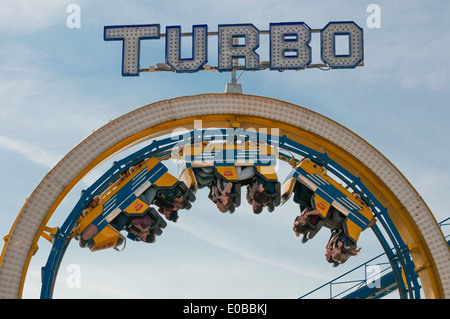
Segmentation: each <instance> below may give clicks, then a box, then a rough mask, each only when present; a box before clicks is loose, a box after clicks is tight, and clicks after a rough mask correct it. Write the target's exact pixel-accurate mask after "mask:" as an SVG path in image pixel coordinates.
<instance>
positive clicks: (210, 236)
mask: <svg viewBox="0 0 450 319" xmlns="http://www.w3.org/2000/svg"><path fill="white" fill-rule="evenodd" d="M171 226H172V225H171ZM173 226H174V227H177V228H181V229H182V230H184V231H186V232H188V233H189V234H191V235H193V236H195V237H198V238H200V239H201V240H203V241H204V242H207V243H209V244H211V245H213V246H215V247H218V248H221V249H225V250H227V251H229V252H231V253H233V254H236V255H238V256H240V257H243V258H245V259H248V260H250V261H253V262H256V263H260V264H263V265H266V266H271V267H275V268H278V269H280V270H283V271H287V272H290V273H293V274H296V275H301V276H306V277H310V278H317V279H321V280H323V279H325V278H326V277H325V276H322V275H321V274H320V273H317V272H315V271H313V270H312V269H307V267H304V266H303V267H301V268H299V267H298V265H292V264H290V263H287V262H283V261H280V260H277V259H269V258H266V257H264V256H262V255H261V254H259V253H258V252H256V251H255V250H250V249H247V248H245V247H244V246H243V245H242V244H239V243H237V242H236V241H235V240H233V239H232V238H230V236H229V235H228V236H226V235H221V233H220V230H219V229H213V226H212V225H208V227H201V228H200V227H196V226H194V225H192V224H189V223H187V222H186V221H184V222H183V224H178V223H175V224H173ZM205 229H208V231H205Z"/></svg>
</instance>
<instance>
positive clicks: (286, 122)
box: [0, 93, 450, 299]
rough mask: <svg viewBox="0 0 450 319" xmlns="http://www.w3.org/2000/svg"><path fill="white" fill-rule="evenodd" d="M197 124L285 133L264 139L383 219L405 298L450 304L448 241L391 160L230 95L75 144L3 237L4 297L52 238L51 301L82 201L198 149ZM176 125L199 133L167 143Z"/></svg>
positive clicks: (17, 293) (315, 122)
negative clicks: (84, 184) (135, 167)
mask: <svg viewBox="0 0 450 319" xmlns="http://www.w3.org/2000/svg"><path fill="white" fill-rule="evenodd" d="M195 120H201V121H202V122H201V123H202V127H203V128H220V129H222V132H223V134H224V136H223V138H224V139H225V138H226V134H227V129H237V128H242V129H243V130H246V129H248V128H257V129H260V128H268V129H269V128H277V129H278V130H279V135H278V136H272V135H270V134H267V135H266V136H259V137H264V139H265V140H266V141H267V144H269V145H272V146H274V147H277V148H278V149H279V150H280V153H282V152H283V150H286V151H288V153H289V154H295V155H294V157H295V158H294V159H293V160H300V159H301V158H309V159H311V160H312V161H314V162H316V163H317V164H319V165H321V166H323V167H325V168H326V169H327V170H328V171H329V172H332V173H333V174H334V175H336V176H338V177H339V178H340V179H341V180H343V181H345V182H346V183H347V184H348V186H349V187H350V188H352V190H354V191H355V192H357V193H358V194H360V195H361V196H364V197H365V198H368V199H369V202H370V206H371V209H372V211H373V213H374V215H375V217H376V219H377V223H375V224H374V225H370V228H371V229H372V230H373V231H374V233H375V235H376V236H377V238H378V239H379V241H380V244H381V245H382V247H383V249H384V251H385V253H386V255H387V256H388V258H389V261H390V263H391V266H392V269H393V273H394V275H395V277H396V280H397V284H398V289H399V293H400V296H401V297H402V298H411V299H414V298H420V297H419V295H420V292H421V291H422V292H423V294H424V296H425V297H426V298H450V250H449V246H448V243H447V241H446V240H445V238H444V236H443V234H442V231H441V229H440V227H439V225H438V223H437V221H436V220H435V218H434V216H433V214H432V212H431V211H430V210H429V208H428V207H427V205H426V203H425V202H424V201H423V199H422V198H421V197H420V195H419V194H418V193H417V191H416V190H415V189H414V188H413V187H412V186H411V185H410V183H409V182H408V181H407V180H406V178H405V177H404V176H403V175H402V174H401V173H400V172H399V171H398V170H397V168H395V166H394V165H392V163H390V162H389V161H388V160H387V159H386V158H385V157H384V156H383V155H382V154H381V153H380V152H378V151H377V150H376V149H374V148H373V147H372V146H371V145H369V144H368V143H367V142H366V141H364V140H363V139H362V138H360V137H359V136H357V135H356V134H355V133H353V132H351V131H350V130H348V129H347V128H345V127H343V126H341V125H340V124H338V123H336V122H334V121H332V120H330V119H328V118H326V117H324V116H322V115H320V114H317V113H315V112H313V111H311V110H308V109H306V108H303V107H300V106H297V105H294V104H290V103H287V102H284V101H280V100H275V99H271V98H266V97H260V96H252V95H244V94H231V93H224V94H201V95H194V96H185V97H179V98H174V99H170V100H163V101H159V102H156V103H152V104H149V105H146V106H144V107H141V108H138V109H136V110H134V111H131V112H130V113H128V114H125V115H123V116H121V117H119V118H117V119H115V120H113V121H111V122H109V123H108V124H106V125H105V126H103V127H101V128H100V129H98V130H96V131H95V132H93V133H92V134H91V135H90V136H88V137H87V138H85V139H84V140H83V141H81V142H80V143H79V144H78V145H76V146H75V147H74V148H73V149H72V150H71V151H70V152H69V153H68V154H67V155H66V156H64V157H63V158H62V159H61V160H60V162H58V163H57V164H56V165H55V166H54V167H53V168H52V169H51V170H50V172H49V173H48V174H47V175H46V176H45V177H44V178H43V179H42V181H41V182H40V183H39V184H38V186H37V187H36V189H35V190H34V191H33V192H32V194H31V195H30V197H29V198H28V200H27V201H26V203H25V205H24V206H23V208H22V210H21V211H20V213H19V215H18V216H17V218H16V221H15V222H14V224H13V226H12V228H11V230H10V233H9V234H8V236H7V237H5V240H6V243H5V246H4V248H3V251H2V255H1V265H0V297H1V298H20V297H21V296H22V291H23V287H24V282H25V277H26V273H27V271H28V265H29V263H30V260H31V258H32V256H33V255H34V254H35V252H36V251H37V244H38V241H39V239H40V238H41V237H47V238H51V239H52V241H53V248H52V252H51V253H50V256H49V259H48V261H47V264H46V265H45V266H44V267H43V271H42V273H43V283H42V290H41V298H51V297H52V292H53V284H54V281H55V278H56V274H57V271H58V267H59V264H60V262H61V259H62V257H63V255H64V252H65V249H66V247H67V245H68V244H69V242H70V239H71V237H70V233H71V231H72V229H73V227H74V224H75V222H76V220H77V218H78V217H79V215H80V213H81V211H80V209H81V210H82V207H83V205H86V203H87V202H89V201H90V200H92V199H93V197H95V195H96V191H97V190H98V189H99V188H100V186H101V185H102V183H108V181H109V180H108V179H109V178H110V176H113V175H114V174H119V173H120V172H121V171H123V170H125V169H127V168H128V167H129V165H132V164H133V161H135V160H136V159H137V158H140V157H142V156H147V157H151V156H154V155H157V154H161V152H168V151H170V150H171V148H172V147H173V146H174V145H175V144H176V143H180V142H183V143H190V142H191V138H192V137H193V136H194V135H195V134H196V133H197V132H198V131H196V130H195V127H194V121H195ZM178 127H183V128H187V129H191V131H190V134H191V135H189V136H190V137H188V138H187V139H186V140H183V138H186V135H180V137H179V139H174V138H173V137H171V138H170V139H164V138H161V136H164V135H166V134H168V133H171V132H172V130H174V129H175V128H178ZM259 134H261V133H259ZM158 137H160V139H158ZM148 140H152V143H150V144H149V145H148V146H146V147H144V148H143V149H141V150H139V151H138V152H136V153H134V154H132V155H130V156H128V157H127V158H125V159H123V160H121V161H119V162H117V163H116V164H115V165H114V166H113V167H112V168H111V170H110V171H108V172H107V173H105V175H103V176H102V177H101V178H100V179H99V180H98V181H97V182H95V183H94V184H93V185H92V186H91V187H90V188H89V189H87V190H86V192H84V193H83V197H82V198H81V199H80V201H79V202H78V204H77V205H76V207H75V208H74V210H73V211H72V213H71V215H69V216H68V218H67V220H66V222H65V223H64V224H63V225H62V226H61V227H59V228H50V227H49V226H48V225H47V223H48V221H49V219H50V217H51V216H52V214H53V212H54V211H55V210H56V208H57V207H58V205H59V204H60V203H61V201H62V200H63V199H64V198H65V197H66V196H67V194H68V193H69V192H70V190H71V189H73V188H74V187H75V185H76V184H77V183H78V182H79V181H80V180H81V179H82V178H83V177H84V176H86V175H87V174H88V173H89V172H91V171H92V170H93V169H94V168H95V167H97V166H98V165H100V164H101V163H102V162H104V161H105V160H107V159H109V158H111V157H113V156H114V155H116V154H118V153H120V152H122V151H124V150H125V149H127V148H129V147H131V146H134V145H138V144H139V143H142V142H144V141H148ZM287 160H290V159H289V158H287ZM381 228H383V230H384V231H385V232H386V234H387V238H385V236H383V235H382V232H381V230H380V229H381ZM391 246H393V247H394V249H393V250H391V248H390V247H391ZM419 281H420V285H419Z"/></svg>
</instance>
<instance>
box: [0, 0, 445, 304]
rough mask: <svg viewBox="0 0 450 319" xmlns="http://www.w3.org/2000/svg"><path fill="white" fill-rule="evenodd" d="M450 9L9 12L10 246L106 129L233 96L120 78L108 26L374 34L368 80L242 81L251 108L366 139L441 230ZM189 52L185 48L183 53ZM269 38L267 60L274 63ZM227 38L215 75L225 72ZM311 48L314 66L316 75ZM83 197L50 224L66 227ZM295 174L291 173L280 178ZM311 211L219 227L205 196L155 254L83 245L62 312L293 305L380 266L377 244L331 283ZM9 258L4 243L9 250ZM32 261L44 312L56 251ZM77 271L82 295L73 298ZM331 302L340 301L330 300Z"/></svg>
mask: <svg viewBox="0 0 450 319" xmlns="http://www.w3.org/2000/svg"><path fill="white" fill-rule="evenodd" d="M71 3H75V4H78V5H79V7H80V9H81V15H80V18H81V28H73V29H70V28H68V27H67V25H66V19H67V18H68V16H69V13H67V12H66V8H67V6H68V5H69V4H71ZM372 3H375V4H378V5H379V7H380V9H381V16H380V17H381V27H380V28H369V27H368V26H367V25H366V19H367V17H368V16H369V14H370V13H368V12H367V10H366V9H367V6H368V5H369V4H372ZM449 14H450V4H448V3H446V2H442V1H436V0H432V1H427V2H426V3H425V2H422V1H395V2H394V1H339V2H337V1H294V0H289V1H284V2H283V3H282V4H281V3H278V2H274V1H267V0H263V1H234V0H229V1H226V2H224V1H220V2H219V1H153V0H151V1H126V2H125V1H115V0H114V1H103V0H99V1H95V2H94V1H81V0H80V1H50V0H38V1H24V0H17V1H6V0H1V1H0V46H1V48H2V49H1V50H0V119H1V126H0V159H1V164H2V166H3V167H4V169H3V170H2V177H1V178H0V194H1V195H0V207H1V209H0V233H2V234H3V235H2V236H4V235H6V234H7V233H8V232H9V229H10V227H11V225H12V223H13V221H14V219H15V218H16V216H17V214H18V213H19V211H20V209H21V207H22V206H23V204H24V202H25V199H26V198H27V197H28V196H29V194H31V192H32V191H33V189H34V188H35V187H36V186H37V184H38V183H39V181H40V180H41V179H42V178H43V177H44V176H45V174H46V173H47V172H48V171H49V170H50V169H51V167H52V166H53V165H55V164H56V163H57V161H58V160H59V159H60V158H62V157H63V156H64V155H65V154H66V153H67V152H68V151H70V150H71V149H72V148H73V147H74V146H75V145H76V144H77V143H78V142H79V141H81V140H82V139H83V138H85V137H86V136H88V135H89V134H90V133H91V132H92V131H93V130H95V129H98V128H99V127H101V126H102V125H104V124H106V123H107V122H108V121H109V120H111V119H115V118H117V117H118V116H120V115H123V114H125V113H127V112H130V111H132V110H134V109H136V108H138V107H140V106H143V105H146V104H149V103H152V102H157V101H159V100H162V99H167V98H174V97H178V96H184V95H194V94H201V93H222V92H224V89H225V85H226V83H227V82H229V80H230V75H229V74H228V73H216V72H206V71H204V72H198V73H195V74H175V73H169V72H167V73H163V72H159V73H143V74H141V75H140V76H139V77H131V78H124V77H121V72H120V71H121V52H122V48H121V43H120V42H118V41H113V42H105V41H103V27H104V26H106V25H127V24H160V25H161V32H165V27H166V26H172V25H181V26H182V31H184V32H190V31H191V30H192V25H195V24H207V25H208V28H209V31H217V26H218V25H219V24H233V23H253V24H254V25H255V26H256V27H257V28H258V29H260V30H268V28H269V23H271V22H305V23H306V24H307V25H308V26H309V27H310V28H313V29H320V28H323V27H324V26H325V25H326V24H327V23H328V22H330V21H355V22H356V23H357V24H358V25H359V26H360V27H362V28H363V29H364V54H365V66H364V67H360V68H357V69H353V70H331V71H321V70H318V69H310V70H305V71H300V72H294V71H286V72H282V73H280V72H277V71H269V70H265V71H258V72H245V73H244V74H243V75H242V76H241V78H240V80H239V82H240V83H241V84H242V87H243V91H244V93H246V94H253V95H261V96H266V97H271V98H277V99H280V100H284V101H287V102H291V103H294V104H297V105H301V106H304V107H307V108H309V109H312V110H314V111H316V112H318V113H320V114H322V115H324V116H326V117H329V118H331V119H333V120H335V121H337V122H339V123H340V124H342V125H344V126H346V127H347V128H349V129H351V130H352V131H354V132H355V133H356V134H358V135H359V136H361V137H362V138H364V139H365V140H366V141H368V142H369V143H370V144H372V145H373V146H374V147H376V148H377V149H378V150H379V151H380V152H381V153H383V154H384V155H385V156H386V157H387V158H388V159H389V160H390V161H391V162H392V163H393V164H394V165H396V166H397V168H399V169H400V171H401V172H402V173H403V174H404V175H405V177H406V178H407V179H408V180H409V181H410V182H411V183H412V185H413V186H414V187H415V188H416V189H417V190H418V192H419V193H420V194H421V195H422V197H423V198H424V200H425V201H426V203H427V204H428V206H429V207H430V209H431V210H432V211H433V213H434V215H435V217H436V219H437V220H438V221H440V220H443V219H444V218H446V217H448V214H449V213H448V207H449V205H450V200H449V196H448V192H449V190H450V187H449V184H450V182H449V180H450V179H449V173H448V170H447V169H446V168H447V167H446V164H448V163H449V162H450V147H449V146H450V143H449V141H448V140H449V137H450V128H449V125H448V123H447V121H448V119H449V118H450V111H449V107H448V105H449V102H450V74H449V71H448V70H450V65H449V53H448V52H450V33H448V32H447V31H446V30H447V29H448V27H449V22H448V18H447V17H448V16H449ZM183 43H185V42H183ZM267 43H268V42H267V38H266V37H265V36H263V35H262V36H261V46H260V48H259V49H258V53H259V54H260V56H261V60H268V44H267ZM216 44H217V39H216V38H214V37H212V38H210V39H209V52H208V53H209V61H208V64H211V65H217V45H216ZM318 44H319V43H318V38H317V37H315V36H314V35H313V39H312V42H311V46H312V48H313V62H319V60H318V59H319V49H320V48H319V45H318ZM140 62H141V66H146V65H156V63H160V62H164V40H163V39H161V40H149V41H144V42H143V43H142V46H141V61H140ZM102 169H103V168H100V170H99V171H98V172H95V173H94V174H93V176H90V177H88V178H87V179H86V181H84V182H81V183H80V185H79V186H77V188H76V189H74V190H73V192H71V193H70V194H69V196H68V197H67V198H66V199H65V200H64V202H63V203H62V204H61V205H60V207H59V208H58V210H57V211H56V212H55V214H54V217H53V218H52V220H51V221H50V223H49V225H50V226H58V225H60V224H61V223H62V221H63V220H64V219H65V217H66V216H67V214H68V213H69V212H70V210H71V209H72V207H73V205H74V204H75V203H76V201H77V199H78V197H79V192H80V190H81V189H83V188H85V187H86V185H88V184H89V182H92V181H93V180H94V178H95V177H96V176H98V174H99V173H100V172H101V171H102ZM282 174H283V171H281V173H280V175H282ZM297 213H298V208H297V207H296V206H295V205H294V204H292V203H288V204H287V205H285V206H283V207H282V208H279V209H277V210H276V211H275V212H274V213H272V214H269V213H268V212H267V211H265V212H264V213H263V214H261V215H258V216H255V215H252V213H251V211H250V207H249V206H248V205H245V203H243V205H241V207H240V209H239V210H238V211H237V212H236V213H235V214H233V215H229V214H221V213H220V212H218V211H217V210H216V209H215V207H214V206H213V204H212V203H210V202H208V201H207V200H206V194H204V196H202V193H199V194H198V199H197V202H196V203H194V205H193V208H192V209H191V210H190V211H185V212H182V213H181V214H180V219H179V221H178V222H177V223H176V224H174V223H169V225H168V227H167V228H166V229H165V230H164V234H163V235H162V236H161V237H159V238H157V243H156V244H153V245H144V244H136V243H133V242H128V245H127V247H126V249H125V251H123V252H121V253H117V252H116V251H105V252H99V253H95V254H94V253H89V251H88V250H82V249H80V248H78V246H77V244H76V243H75V244H72V245H71V246H70V247H69V249H68V251H67V254H66V257H65V258H64V261H63V264H62V266H61V270H60V275H59V277H58V278H59V279H58V283H57V285H56V288H55V294H54V297H55V298H79V297H81V298H85V297H101V298H171V297H172V298H189V297H192V298H208V297H209V298H251V297H254V298H296V297H298V296H300V295H302V294H304V293H306V292H308V291H309V290H311V289H313V288H315V287H316V286H318V285H321V284H322V283H324V282H326V281H328V280H330V279H333V278H334V277H336V276H337V275H340V274H341V273H343V272H344V271H346V270H348V269H351V268H353V267H354V266H356V265H359V264H360V263H361V262H364V261H366V260H368V259H370V258H371V257H373V256H375V255H377V254H378V253H381V251H382V249H381V246H380V245H379V244H378V243H377V242H376V239H375V237H374V236H373V234H372V233H371V232H370V231H367V232H364V233H363V234H362V236H361V239H360V246H361V247H362V250H361V253H360V255H359V256H358V257H357V258H353V260H352V259H351V260H349V261H348V262H347V263H346V264H345V265H342V266H340V267H337V268H332V267H331V266H330V265H329V264H328V263H327V262H326V261H325V259H324V246H325V244H326V241H327V239H328V236H329V232H328V231H327V230H326V229H325V230H322V231H321V232H320V233H319V235H318V236H317V237H316V238H314V240H313V241H311V242H310V243H308V244H307V245H302V244H301V243H300V241H299V239H298V238H296V237H295V236H294V234H293V232H292V231H291V225H292V222H293V219H294V218H295V216H296V215H297ZM2 244H3V243H2ZM39 247H40V250H39V251H38V253H37V255H36V256H35V257H33V260H32V263H31V265H30V269H29V273H28V276H27V281H26V285H25V291H24V297H25V298H37V297H38V296H39V291H40V267H41V266H42V265H43V264H44V263H45V260H46V258H47V256H48V252H49V249H50V244H49V243H48V242H45V241H44V240H42V241H41V242H40V243H39ZM70 265H77V267H79V269H80V271H81V273H80V274H81V277H80V278H81V285H80V288H71V287H69V286H68V285H67V280H68V278H69V277H70V274H71V272H70V267H69V266H70ZM325 297H327V295H325Z"/></svg>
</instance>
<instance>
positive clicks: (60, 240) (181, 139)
mask: <svg viewBox="0 0 450 319" xmlns="http://www.w3.org/2000/svg"><path fill="white" fill-rule="evenodd" d="M220 139H222V140H225V141H236V140H242V141H245V140H252V141H255V142H260V143H266V144H269V145H272V146H274V147H278V148H279V149H280V154H282V155H283V156H284V157H287V156H286V155H284V154H283V153H281V152H282V150H286V151H288V152H289V153H290V154H296V155H298V156H301V157H305V158H309V159H311V160H313V161H314V162H316V163H318V164H319V165H321V166H324V167H326V169H327V170H328V171H330V172H331V173H333V174H334V175H335V176H337V177H338V178H340V179H341V180H342V181H343V182H345V183H347V185H348V186H349V187H350V188H352V189H353V190H354V191H355V192H357V193H358V194H360V195H361V196H362V197H363V198H364V197H367V198H368V199H369V200H370V202H371V203H370V206H371V208H372V211H373V213H374V214H375V215H376V217H377V219H378V220H379V221H380V223H381V225H382V227H383V229H384V232H385V233H386V234H387V238H386V236H385V235H383V234H382V232H381V231H380V229H379V228H378V226H377V225H374V226H372V227H371V228H372V230H373V231H374V232H375V235H376V236H377V238H378V240H379V241H380V244H381V245H382V247H383V249H384V252H385V254H386V256H387V257H388V259H389V262H390V265H391V268H392V273H393V276H394V278H395V280H396V282H397V283H398V289H399V292H400V296H401V298H403V299H407V298H410V299H418V298H420V285H419V284H418V277H417V274H415V272H414V263H413V262H412V259H411V257H410V254H409V250H408V247H407V245H406V244H405V243H404V242H403V240H402V238H401V237H400V235H399V233H398V231H397V229H396V228H395V226H394V224H393V223H392V221H391V219H390V217H389V215H388V213H387V209H386V208H385V207H384V206H383V205H381V203H380V202H379V201H378V200H377V198H376V197H375V196H373V195H372V194H371V193H370V192H369V190H368V189H367V188H366V187H365V186H364V185H363V184H362V183H361V180H360V179H359V178H357V177H355V176H353V175H352V174H350V173H349V172H348V171H346V170H345V169H344V168H343V167H341V166H340V165H339V164H338V163H336V162H334V161H333V160H332V159H330V158H329V157H328V155H327V154H326V153H320V152H317V151H315V150H313V149H310V148H308V147H306V146H304V145H302V144H300V143H297V142H295V141H293V140H291V139H289V138H287V137H286V136H277V135H270V134H262V133H257V132H254V131H251V132H247V131H245V130H243V129H241V128H237V129H233V128H231V129H213V130H208V129H205V130H192V131H190V132H189V133H184V134H180V135H178V136H171V137H170V138H163V139H160V140H154V141H153V142H152V143H151V144H149V145H148V146H146V147H144V148H142V149H141V150H139V151H137V152H135V153H133V154H131V155H129V156H127V157H125V158H124V159H122V160H120V161H117V162H114V164H113V166H112V167H111V168H110V169H109V170H108V171H107V172H105V173H104V174H103V175H102V176H101V177H100V178H99V179H98V180H97V181H96V182H95V183H93V184H92V185H91V186H90V187H89V188H88V189H86V190H84V191H83V192H82V195H81V198H80V200H79V201H78V202H77V204H76V205H75V207H74V209H73V210H72V212H71V213H70V214H69V216H68V217H67V219H66V220H65V222H64V223H63V225H62V226H61V227H60V228H59V229H58V232H57V234H56V235H55V237H54V241H53V246H52V249H51V252H50V255H49V258H48V260H47V263H46V265H45V266H44V267H42V288H41V298H42V299H49V298H51V297H52V294H53V289H54V283H55V281H56V276H57V272H58V269H59V265H60V263H61V260H62V258H63V256H64V253H65V251H66V249H67V246H68V245H69V243H70V241H71V239H72V237H71V235H70V233H71V231H72V229H73V228H74V227H75V225H76V222H77V219H78V217H79V216H80V214H81V212H82V211H83V209H84V208H85V207H86V206H87V205H88V204H89V203H90V202H91V201H92V199H93V198H94V197H95V196H96V195H98V194H101V193H102V192H103V191H104V190H105V189H106V188H107V187H108V186H109V185H110V183H111V182H114V181H115V180H117V179H118V178H119V177H120V174H121V173H123V172H124V171H125V170H127V169H128V168H129V167H130V166H133V165H134V164H136V163H138V162H139V161H141V160H143V159H144V158H145V157H152V156H158V157H159V156H161V157H164V156H170V151H171V150H172V148H174V147H176V146H180V145H184V144H187V143H196V142H201V141H208V140H214V141H217V140H220ZM289 157H291V156H289ZM388 241H390V242H391V243H389V242H388ZM391 247H393V248H391ZM402 273H403V274H404V275H405V278H406V285H405V284H404V282H405V281H403V280H402V279H401V278H402Z"/></svg>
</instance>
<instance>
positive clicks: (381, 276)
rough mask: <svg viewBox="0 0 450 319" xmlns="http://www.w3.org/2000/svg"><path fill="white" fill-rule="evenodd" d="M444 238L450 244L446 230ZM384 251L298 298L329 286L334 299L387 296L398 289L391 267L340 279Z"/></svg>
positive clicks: (446, 221) (449, 223)
mask: <svg viewBox="0 0 450 319" xmlns="http://www.w3.org/2000/svg"><path fill="white" fill-rule="evenodd" d="M439 226H440V227H441V228H443V227H444V226H450V217H449V218H446V219H444V220H443V221H441V222H440V223H439ZM443 233H444V236H445V239H446V240H447V243H448V245H449V246H450V240H449V238H450V232H448V234H447V235H445V234H446V232H443ZM385 255H386V254H385V253H381V254H379V255H378V256H375V257H374V258H372V259H370V260H369V261H367V262H365V263H362V264H361V265H359V266H357V267H355V268H353V269H351V270H349V271H348V272H346V273H345V274H342V275H341V276H339V277H336V278H334V279H333V280H331V281H329V282H327V283H325V284H323V285H321V286H319V287H317V288H315V289H314V290H311V291H310V292H308V293H306V294H304V295H302V296H301V297H300V298H299V299H302V298H305V297H307V296H310V295H312V294H314V293H316V292H318V291H319V290H321V289H324V288H326V287H327V286H328V287H329V298H330V299H335V298H338V297H340V296H341V295H344V294H345V293H347V294H346V295H344V296H343V297H342V299H369V298H373V299H379V298H383V297H385V296H387V295H388V294H390V293H392V292H394V291H395V290H397V289H398V284H397V279H396V276H395V274H394V272H393V271H392V269H391V267H385V268H384V269H382V270H381V269H380V270H379V272H377V273H376V274H374V276H372V277H367V271H365V272H364V278H362V279H358V280H352V281H350V280H348V281H340V280H341V279H342V278H344V277H346V276H349V275H350V274H352V273H354V272H357V271H358V270H359V269H361V268H363V267H364V268H366V267H367V266H368V265H369V264H370V263H372V262H374V261H375V260H377V259H379V258H382V257H383V256H385ZM375 265H387V263H378V264H375ZM374 277H377V278H376V280H377V284H371V283H370V280H371V279H374ZM349 283H354V284H353V285H352V286H350V287H348V288H347V289H345V290H344V291H341V292H340V293H337V294H333V287H334V286H338V285H345V284H349Z"/></svg>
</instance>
